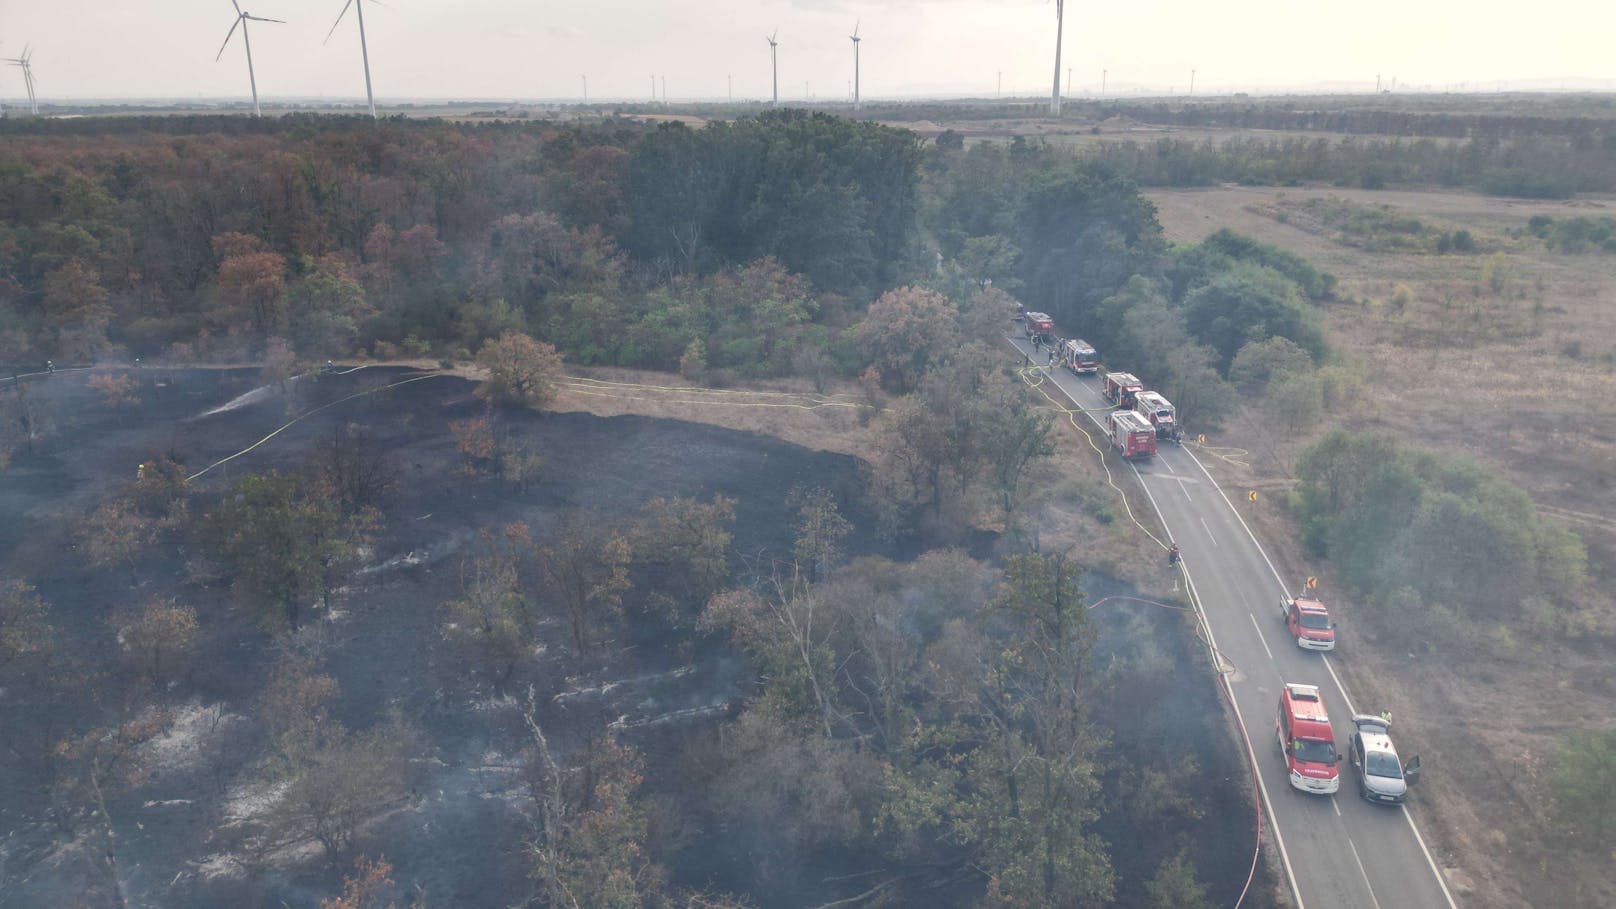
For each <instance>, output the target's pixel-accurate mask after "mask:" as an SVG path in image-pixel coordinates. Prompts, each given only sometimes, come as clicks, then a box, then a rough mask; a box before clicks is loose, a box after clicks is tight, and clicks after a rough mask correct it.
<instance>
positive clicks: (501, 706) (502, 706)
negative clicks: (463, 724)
mask: <svg viewBox="0 0 1616 909" xmlns="http://www.w3.org/2000/svg"><path fill="white" fill-rule="evenodd" d="M467 706H469V707H470V708H471V709H472V711H473V712H475V713H498V712H501V711H505V710H515V709H516V708H517V707H518V706H519V704H518V702H517V700H516V696H515V695H513V694H508V693H507V694H491V695H489V696H488V697H485V698H481V699H478V700H475V701H472V702H471V703H470V704H469V705H467Z"/></svg>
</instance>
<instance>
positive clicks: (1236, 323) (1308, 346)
mask: <svg viewBox="0 0 1616 909" xmlns="http://www.w3.org/2000/svg"><path fill="white" fill-rule="evenodd" d="M1304 307H1305V304H1304V303H1303V302H1302V300H1301V295H1300V294H1299V293H1298V292H1297V288H1296V284H1295V283H1294V282H1292V281H1291V280H1290V279H1288V278H1286V277H1285V276H1284V275H1282V274H1280V273H1279V272H1276V271H1274V270H1272V269H1269V268H1264V267H1262V266H1258V265H1252V264H1249V263H1241V264H1239V265H1236V266H1235V267H1234V268H1232V269H1230V270H1228V271H1226V272H1224V273H1222V274H1220V275H1218V276H1217V277H1215V278H1213V279H1212V280H1211V281H1209V282H1207V283H1206V284H1205V285H1203V286H1201V287H1198V288H1196V289H1195V290H1192V291H1190V292H1189V293H1188V294H1186V295H1185V297H1184V316H1185V321H1186V324H1187V326H1188V328H1189V330H1190V333H1191V334H1192V335H1194V336H1195V337H1196V338H1197V339H1198V340H1199V341H1201V342H1202V343H1204V344H1206V345H1208V346H1210V347H1211V348H1212V349H1213V350H1215V351H1217V354H1218V358H1219V360H1218V365H1219V368H1220V369H1222V370H1224V371H1227V370H1228V368H1229V366H1230V364H1232V363H1233V362H1234V357H1235V354H1236V353H1238V352H1239V351H1240V348H1241V347H1243V346H1244V345H1246V344H1248V343H1250V342H1252V341H1265V340H1267V339H1269V338H1272V337H1275V336H1278V337H1282V338H1288V339H1290V340H1291V341H1294V342H1295V343H1296V344H1297V346H1299V347H1301V348H1302V349H1303V350H1305V351H1307V352H1308V355H1309V356H1311V357H1313V359H1314V360H1315V361H1318V360H1320V359H1322V358H1323V356H1324V354H1325V352H1326V347H1325V343H1324V333H1323V331H1322V330H1321V329H1320V327H1319V322H1318V316H1316V315H1315V314H1314V313H1313V312H1312V311H1311V310H1308V309H1306V308H1304Z"/></svg>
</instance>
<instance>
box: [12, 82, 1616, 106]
mask: <svg viewBox="0 0 1616 909" xmlns="http://www.w3.org/2000/svg"><path fill="white" fill-rule="evenodd" d="M1177 88H1178V87H1177V86H1165V87H1164V86H1155V85H1142V84H1140V85H1136V84H1131V83H1119V84H1114V85H1110V86H1108V87H1107V89H1106V91H1105V93H1104V94H1100V92H1099V90H1098V87H1097V86H1076V87H1074V90H1073V91H1072V92H1071V93H1070V94H1067V93H1064V92H1063V93H1062V98H1063V99H1065V100H1071V101H1107V100H1119V99H1144V98H1173V99H1180V100H1193V99H1204V100H1217V99H1230V98H1236V97H1265V98H1284V97H1321V96H1334V95H1339V96H1354V95H1364V96H1374V95H1376V92H1375V89H1374V86H1373V84H1369V85H1367V86H1361V85H1358V84H1357V83H1317V84H1313V85H1292V86H1261V87H1259V86H1246V87H1223V86H1216V85H1214V86H1208V87H1206V88H1200V87H1197V89H1196V91H1195V92H1194V93H1193V94H1190V93H1188V92H1187V91H1183V90H1176V91H1175V89H1177ZM1379 94H1381V95H1384V96H1389V97H1414V96H1440V95H1474V96H1485V95H1508V94H1532V95H1558V94H1565V95H1599V94H1616V79H1594V78H1579V77H1565V78H1555V77H1542V78H1535V79H1515V80H1508V81H1506V82H1503V83H1500V84H1496V85H1495V84H1491V83H1482V84H1478V85H1470V86H1453V87H1449V86H1423V85H1399V86H1398V87H1397V88H1396V89H1395V90H1394V89H1390V88H1385V87H1383V89H1382V91H1381V92H1380V93H1379ZM1048 98H1049V93H1048V92H1047V91H1045V92H1043V93H1034V92H1032V91H1030V90H1018V91H1016V92H1014V93H1012V92H1011V91H1009V90H1006V91H1005V92H1004V94H1002V95H995V94H993V93H991V92H990V93H987V94H983V93H982V92H980V91H972V90H970V89H968V88H966V87H963V86H962V87H959V88H957V89H954V90H950V89H947V88H941V87H940V88H937V89H935V90H927V89H924V88H919V87H917V88H915V89H914V90H913V91H912V92H902V91H899V92H891V93H881V94H868V93H865V94H864V95H863V98H862V102H863V103H864V104H866V105H868V104H878V103H884V102H917V101H981V102H984V103H993V102H995V101H1006V102H1009V101H1019V102H1037V101H1041V100H1044V101H1047V100H1048ZM38 101H39V103H40V104H41V105H46V106H62V107H72V106H89V105H106V106H111V105H135V104H166V105H185V104H247V105H250V104H251V103H252V97H251V95H248V94H240V95H235V94H219V95H196V96H182V95H101V96H95V95H84V96H72V97H65V96H55V97H53V96H50V95H40V96H39V98H38ZM259 101H260V103H261V104H264V105H274V104H308V103H318V104H338V105H354V106H359V107H363V106H365V103H366V102H365V97H364V95H351V94H344V95H312V94H301V95H292V94H285V95H282V94H268V93H260V94H259ZM769 101H770V99H769V98H768V97H759V96H752V97H745V96H736V97H734V98H730V97H727V96H725V95H691V96H687V97H681V96H674V97H671V98H668V99H663V98H660V97H659V98H657V99H655V100H652V99H651V98H650V97H649V96H648V95H644V96H631V95H621V96H614V95H603V96H600V97H596V96H593V95H591V96H590V97H589V98H588V99H587V100H585V99H584V98H583V97H582V96H580V95H573V96H566V95H554V96H515V95H507V96H499V95H491V94H489V95H484V94H463V95H452V94H446V95H396V96H395V95H384V94H380V93H378V94H377V95H376V103H377V105H387V104H392V105H396V104H482V103H488V104H544V105H556V106H583V105H594V104H662V103H667V104H674V105H676V104H729V103H734V104H760V103H769ZM27 103H28V99H27V98H26V97H20V98H19V97H9V96H0V106H4V107H5V108H7V109H10V108H13V107H25V106H26V105H27ZM780 103H781V104H782V105H800V104H803V103H811V104H830V105H835V104H851V99H850V98H847V97H845V96H843V95H840V94H838V95H835V96H823V95H817V94H816V95H814V96H811V97H807V96H803V95H801V94H797V95H789V96H788V95H786V94H784V93H782V94H781V97H780Z"/></svg>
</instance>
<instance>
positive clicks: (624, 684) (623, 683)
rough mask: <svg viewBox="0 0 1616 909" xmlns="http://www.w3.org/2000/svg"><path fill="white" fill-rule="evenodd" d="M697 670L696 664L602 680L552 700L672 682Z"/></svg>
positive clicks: (562, 700) (596, 694) (562, 702)
mask: <svg viewBox="0 0 1616 909" xmlns="http://www.w3.org/2000/svg"><path fill="white" fill-rule="evenodd" d="M695 671H696V667H694V666H681V667H679V668H678V669H675V670H672V671H671V672H657V673H652V674H651V675H640V676H634V677H633V678H627V679H615V680H613V681H610V682H602V683H601V684H599V685H593V686H590V687H588V688H574V689H572V690H570V691H563V692H561V693H560V694H558V695H556V696H555V697H553V698H551V699H550V700H551V701H552V702H554V703H557V704H564V703H566V702H567V701H572V700H577V699H578V698H584V697H603V696H605V695H608V694H611V693H612V692H614V691H616V690H617V689H619V688H629V687H637V686H640V685H648V684H651V683H653V682H664V681H668V682H671V681H675V680H677V679H682V678H684V677H685V676H687V675H689V674H691V673H692V672H695Z"/></svg>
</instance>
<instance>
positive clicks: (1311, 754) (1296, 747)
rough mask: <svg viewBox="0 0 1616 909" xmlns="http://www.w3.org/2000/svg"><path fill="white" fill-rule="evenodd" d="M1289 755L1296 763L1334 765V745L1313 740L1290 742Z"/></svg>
mask: <svg viewBox="0 0 1616 909" xmlns="http://www.w3.org/2000/svg"><path fill="white" fill-rule="evenodd" d="M1291 753H1292V755H1294V756H1295V758H1296V759H1297V760H1298V761H1308V762H1311V763H1314V764H1333V763H1335V743H1334V742H1320V741H1317V740H1315V739H1296V740H1295V741H1293V742H1291Z"/></svg>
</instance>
